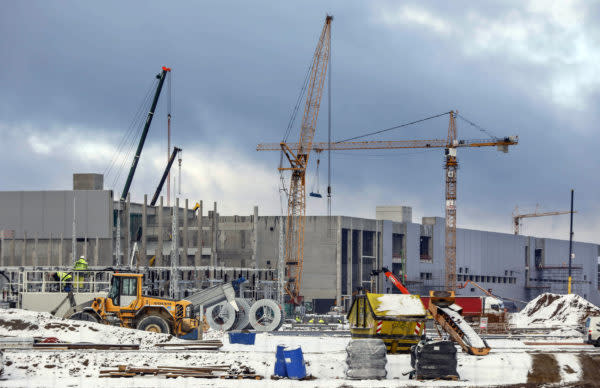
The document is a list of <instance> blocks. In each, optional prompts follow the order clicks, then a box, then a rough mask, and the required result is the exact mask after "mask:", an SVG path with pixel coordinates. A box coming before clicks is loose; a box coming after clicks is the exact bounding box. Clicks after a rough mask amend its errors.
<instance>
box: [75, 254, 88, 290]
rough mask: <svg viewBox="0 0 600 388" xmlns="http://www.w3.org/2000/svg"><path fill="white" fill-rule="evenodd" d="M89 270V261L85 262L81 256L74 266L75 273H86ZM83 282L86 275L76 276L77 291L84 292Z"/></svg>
mask: <svg viewBox="0 0 600 388" xmlns="http://www.w3.org/2000/svg"><path fill="white" fill-rule="evenodd" d="M87 269H88V263H87V261H85V257H83V256H80V257H79V260H77V261H76V262H75V265H74V266H73V270H74V271H85V270H87ZM83 281H84V275H83V274H81V275H80V274H75V279H74V283H73V284H74V285H75V289H76V290H82V289H83Z"/></svg>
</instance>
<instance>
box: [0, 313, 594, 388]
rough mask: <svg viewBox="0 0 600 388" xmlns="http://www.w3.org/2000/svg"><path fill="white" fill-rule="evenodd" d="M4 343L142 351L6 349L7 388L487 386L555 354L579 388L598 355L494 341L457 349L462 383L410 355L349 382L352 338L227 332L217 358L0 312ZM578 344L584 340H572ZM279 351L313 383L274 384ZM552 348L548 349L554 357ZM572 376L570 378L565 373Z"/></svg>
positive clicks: (123, 333) (151, 338)
mask: <svg viewBox="0 0 600 388" xmlns="http://www.w3.org/2000/svg"><path fill="white" fill-rule="evenodd" d="M1 312H2V314H0V336H19V337H32V336H42V337H48V336H54V337H58V338H59V339H61V340H63V341H70V342H79V341H88V342H95V343H120V344H131V343H136V344H137V343H139V344H140V346H141V349H140V350H139V351H117V350H108V351H106V350H102V351H100V350H39V349H35V350H34V349H23V350H16V349H9V350H7V351H6V352H5V361H6V370H5V374H4V376H2V377H3V380H1V381H0V386H2V387H24V386H27V387H61V388H64V387H69V386H85V387H103V388H106V387H188V386H190V387H191V386H210V387H237V386H239V385H240V383H241V382H240V381H239V380H221V379H195V378H181V377H180V378H177V379H166V378H165V377H161V376H138V377H133V378H99V377H98V376H99V371H100V370H102V369H110V368H113V367H115V366H116V365H120V364H123V365H130V366H136V367H142V366H145V367H157V366H188V367H189V366H202V365H223V364H224V365H232V366H234V367H240V366H247V367H250V368H252V369H254V370H255V371H256V373H257V374H259V375H262V376H265V379H264V380H260V381H255V380H244V381H243V384H244V385H245V386H247V387H249V388H250V387H259V386H260V387H265V386H267V387H276V386H277V387H340V386H346V387H372V386H377V387H397V386H406V385H410V386H424V387H425V386H465V385H467V386H490V385H503V384H519V383H525V382H527V380H528V373H529V372H530V370H531V369H532V357H535V355H536V354H537V352H549V351H551V352H552V353H553V354H555V358H556V361H557V363H558V366H559V368H560V371H561V372H560V378H561V381H562V382H571V381H578V379H579V378H580V375H581V367H580V365H579V359H578V357H577V353H579V352H595V351H596V350H595V348H593V347H591V346H585V345H583V344H582V345H581V346H566V345H564V346H552V347H548V346H541V345H539V346H538V345H534V346H530V345H525V344H524V343H523V342H522V341H519V340H510V339H489V340H488V343H489V345H490V346H491V348H492V351H491V353H490V354H489V355H487V356H483V357H476V356H470V355H467V354H465V353H463V352H462V351H461V350H460V349H459V350H458V368H457V370H458V373H459V375H460V378H461V381H458V382H451V381H423V382H419V381H414V380H409V379H408V375H404V373H407V372H409V371H410V370H411V367H410V356H409V355H407V354H397V355H388V356H387V359H388V365H387V372H388V374H387V378H386V379H385V380H379V381H369V380H361V381H356V380H348V379H346V378H345V366H346V364H345V360H346V352H345V348H346V345H347V344H348V342H349V341H350V338H349V337H333V336H325V335H322V336H294V335H281V333H279V335H274V334H269V333H259V334H257V335H256V343H255V345H240V344H229V341H228V336H227V335H226V333H221V332H216V331H212V332H209V333H207V334H208V335H207V336H205V338H208V337H209V338H211V339H215V338H218V339H222V341H223V343H224V345H223V347H222V348H221V349H220V350H218V351H198V350H196V351H194V350H174V349H171V350H169V349H164V348H161V347H156V346H155V344H158V343H165V342H169V343H175V342H184V341H182V340H178V339H175V338H172V337H170V336H167V335H161V334H155V333H147V332H140V331H136V330H130V329H123V328H118V327H111V326H105V325H100V324H95V323H88V322H78V321H69V320H63V319H60V318H54V317H52V316H50V315H49V314H45V313H35V312H28V311H22V310H2V311H1ZM577 340H579V341H580V340H581V339H580V337H579V338H577V337H575V338H573V341H577ZM278 344H285V345H287V346H298V345H299V346H301V347H302V350H303V352H304V358H305V361H306V363H307V371H308V373H310V374H312V375H313V376H314V377H315V378H316V379H315V380H310V381H290V380H287V379H286V380H272V379H270V376H271V375H272V374H273V369H274V364H275V349H276V347H277V345H278ZM549 348H550V350H549ZM565 371H568V372H565Z"/></svg>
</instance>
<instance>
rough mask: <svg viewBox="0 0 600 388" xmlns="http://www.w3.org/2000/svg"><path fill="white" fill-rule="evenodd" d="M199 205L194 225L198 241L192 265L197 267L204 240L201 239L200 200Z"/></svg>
mask: <svg viewBox="0 0 600 388" xmlns="http://www.w3.org/2000/svg"><path fill="white" fill-rule="evenodd" d="M198 205H200V206H199V207H198V213H197V214H196V226H197V227H198V230H197V231H196V234H197V237H198V242H197V243H196V256H195V260H194V261H195V262H194V265H195V266H196V267H199V266H200V265H202V247H203V246H204V241H203V240H202V200H201V201H200V202H199V203H198Z"/></svg>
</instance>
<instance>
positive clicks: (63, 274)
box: [56, 272, 72, 284]
mask: <svg viewBox="0 0 600 388" xmlns="http://www.w3.org/2000/svg"><path fill="white" fill-rule="evenodd" d="M56 275H57V276H58V279H59V280H60V283H61V284H64V283H66V282H67V281H69V280H71V278H72V276H71V274H70V273H68V272H57V273H56Z"/></svg>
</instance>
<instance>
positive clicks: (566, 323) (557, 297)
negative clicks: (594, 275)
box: [510, 293, 600, 328]
mask: <svg viewBox="0 0 600 388" xmlns="http://www.w3.org/2000/svg"><path fill="white" fill-rule="evenodd" d="M590 315H600V308H598V307H597V306H595V305H593V304H592V303H590V302H588V301H587V300H585V299H584V298H582V297H581V296H579V295H577V294H570V295H561V294H551V293H545V294H542V295H540V296H538V297H537V298H535V299H533V300H532V301H531V302H529V303H528V304H527V306H525V308H523V310H521V311H520V312H518V313H515V314H512V315H511V318H510V324H511V325H512V326H513V327H518V328H579V327H581V325H582V324H583V322H584V321H585V319H586V318H587V317H588V316H590Z"/></svg>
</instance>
